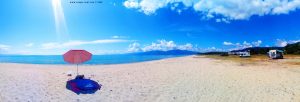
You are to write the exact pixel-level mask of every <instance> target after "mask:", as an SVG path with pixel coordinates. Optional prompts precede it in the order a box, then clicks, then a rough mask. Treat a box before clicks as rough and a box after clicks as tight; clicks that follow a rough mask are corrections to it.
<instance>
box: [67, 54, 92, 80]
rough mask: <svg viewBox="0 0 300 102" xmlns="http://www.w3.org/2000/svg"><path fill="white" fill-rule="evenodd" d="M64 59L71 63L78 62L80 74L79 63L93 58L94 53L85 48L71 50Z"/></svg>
mask: <svg viewBox="0 0 300 102" xmlns="http://www.w3.org/2000/svg"><path fill="white" fill-rule="evenodd" d="M63 56H64V60H65V61H66V62H68V63H71V64H77V75H78V64H81V63H83V62H86V61H88V60H90V59H91V58H92V54H91V53H90V52H88V51H85V50H70V51H68V52H67V53H65V54H64V55H63Z"/></svg>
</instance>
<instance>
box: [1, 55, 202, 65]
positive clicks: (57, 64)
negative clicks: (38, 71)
mask: <svg viewBox="0 0 300 102" xmlns="http://www.w3.org/2000/svg"><path fill="white" fill-rule="evenodd" d="M60 56H61V55H60ZM189 56H197V55H184V56H176V57H168V58H161V59H153V60H145V61H136V62H124V63H112V64H89V63H86V64H80V65H81V66H86V65H87V66H89V65H95V66H97V65H122V64H135V63H144V62H151V61H159V60H165V59H172V58H181V57H189ZM0 64H24V65H62V66H64V65H66V66H69V65H73V64H68V63H66V64H55V63H54V64H43V63H42V64H36V63H19V62H0Z"/></svg>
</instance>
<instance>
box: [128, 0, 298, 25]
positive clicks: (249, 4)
mask: <svg viewBox="0 0 300 102" xmlns="http://www.w3.org/2000/svg"><path fill="white" fill-rule="evenodd" d="M178 3H182V4H183V5H184V6H185V7H183V8H178V7H177V6H170V5H178ZM123 5H124V6H125V7H127V8H133V9H138V10H139V11H141V12H143V13H145V14H147V15H151V14H154V13H155V12H156V11H157V10H158V9H161V8H165V7H166V8H170V9H171V10H175V9H177V10H180V12H182V11H184V9H185V8H193V9H194V10H195V11H197V12H200V13H201V14H203V15H204V18H208V19H210V18H216V22H226V23H229V20H245V19H249V18H250V17H251V16H254V15H257V16H264V15H272V14H288V13H289V12H291V11H295V10H296V9H299V8H300V0H126V1H125V2H124V3H123ZM219 15H221V17H219Z"/></svg>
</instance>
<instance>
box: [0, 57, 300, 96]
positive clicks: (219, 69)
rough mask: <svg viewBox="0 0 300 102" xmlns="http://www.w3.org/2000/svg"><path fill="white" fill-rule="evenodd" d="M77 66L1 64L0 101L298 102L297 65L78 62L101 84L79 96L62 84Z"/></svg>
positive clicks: (189, 60)
mask: <svg viewBox="0 0 300 102" xmlns="http://www.w3.org/2000/svg"><path fill="white" fill-rule="evenodd" d="M69 71H73V72H75V71H76V67H75V66H67V65H30V64H8V63H2V64H0V82H1V83H0V101H1V102H27V101H29V102H40V101H42V102H48V101H51V102H78V101H79V102H300V67H299V66H286V65H281V64H280V63H271V64H270V63H268V64H262V65H243V66H241V65H240V64H239V63H236V62H230V61H221V60H215V59H208V58H203V57H200V58H199V57H198V58H195V56H188V57H181V58H172V59H164V60H158V61H150V62H142V63H134V64H120V65H88V66H80V67H79V71H80V73H81V74H85V75H86V76H87V77H91V76H92V75H94V76H93V77H92V79H93V80H96V81H99V82H100V83H101V84H102V85H103V87H102V88H101V90H100V91H98V92H96V93H95V94H92V95H91V94H88V95H82V94H81V95H77V94H75V93H73V92H71V91H69V90H67V89H66V88H65V86H66V81H67V80H68V79H70V78H73V77H74V76H73V77H68V76H67V73H70V72H69Z"/></svg>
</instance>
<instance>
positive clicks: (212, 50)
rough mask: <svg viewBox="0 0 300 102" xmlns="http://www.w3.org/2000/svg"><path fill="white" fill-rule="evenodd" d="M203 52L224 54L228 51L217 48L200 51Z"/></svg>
mask: <svg viewBox="0 0 300 102" xmlns="http://www.w3.org/2000/svg"><path fill="white" fill-rule="evenodd" d="M200 50H201V52H214V51H216V52H223V51H226V50H224V49H219V48H216V47H208V48H205V49H200Z"/></svg>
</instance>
